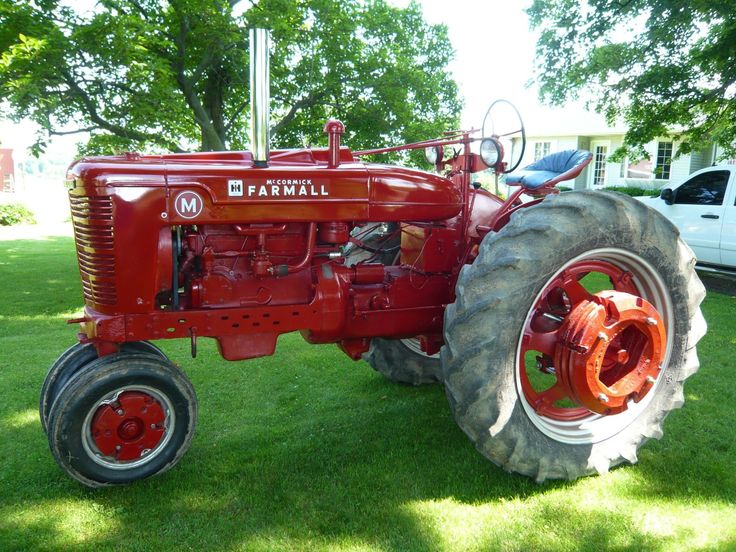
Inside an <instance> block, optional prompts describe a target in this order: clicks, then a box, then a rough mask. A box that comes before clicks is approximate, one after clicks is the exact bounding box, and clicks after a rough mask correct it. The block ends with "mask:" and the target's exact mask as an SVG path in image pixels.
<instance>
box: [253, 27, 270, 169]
mask: <svg viewBox="0 0 736 552" xmlns="http://www.w3.org/2000/svg"><path fill="white" fill-rule="evenodd" d="M268 48H269V32H268V30H267V29H251V30H250V144H251V150H252V152H253V165H254V166H256V167H267V166H268V155H269V152H268V143H269V138H270V136H269V135H270V128H269V117H268V110H269V104H270V83H269V63H268V57H269V53H268Z"/></svg>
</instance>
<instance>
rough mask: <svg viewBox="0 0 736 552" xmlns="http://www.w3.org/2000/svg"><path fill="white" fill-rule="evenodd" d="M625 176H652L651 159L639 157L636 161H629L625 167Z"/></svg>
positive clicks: (647, 177)
mask: <svg viewBox="0 0 736 552" xmlns="http://www.w3.org/2000/svg"><path fill="white" fill-rule="evenodd" d="M626 178H631V179H635V178H640V179H646V180H649V179H650V178H652V160H651V159H641V160H640V161H637V162H636V163H629V164H628V166H627V167H626Z"/></svg>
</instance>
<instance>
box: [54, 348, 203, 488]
mask: <svg viewBox="0 0 736 552" xmlns="http://www.w3.org/2000/svg"><path fill="white" fill-rule="evenodd" d="M126 392H129V393H139V394H143V396H148V397H150V398H152V401H151V402H152V403H156V404H157V405H158V407H159V408H160V410H161V412H162V413H164V414H165V423H162V424H160V426H158V427H156V428H154V424H152V425H151V427H150V429H151V431H159V433H158V434H157V435H161V437H160V438H159V440H158V441H157V442H156V444H155V446H153V447H151V448H150V449H145V450H143V451H142V452H141V453H140V455H139V456H138V457H137V458H135V459H132V460H126V461H118V460H116V458H115V457H114V456H111V455H103V454H102V453H100V452H99V449H98V448H97V446H96V443H97V441H96V439H97V437H96V434H95V435H93V432H96V431H97V430H98V428H97V426H96V425H95V424H97V423H98V422H97V421H96V420H97V419H98V418H97V416H98V413H100V409H107V408H108V407H110V405H111V404H112V405H115V401H117V400H120V401H122V399H121V398H120V397H123V396H124V395H123V394H124V393H126ZM119 398H120V399H119ZM112 408H117V407H115V406H113V407H112ZM118 412H119V413H120V415H121V417H129V418H130V419H132V420H134V422H135V420H137V418H136V416H143V418H144V419H145V416H144V415H142V414H137V413H136V412H134V411H133V410H132V409H131V410H130V411H125V412H124V411H123V409H122V408H121V409H120V410H119V411H118ZM141 412H143V410H141ZM121 419H122V418H121ZM125 419H126V420H127V419H128V418H125ZM196 421H197V399H196V395H195V393H194V389H193V387H192V384H191V383H190V382H189V379H188V378H187V377H186V375H185V374H184V373H183V372H182V371H181V370H179V369H178V368H177V367H176V366H174V364H172V363H171V362H170V361H168V360H166V359H163V358H159V357H156V356H153V355H150V354H140V353H127V352H122V353H118V354H115V355H109V356H105V357H102V358H100V359H98V360H95V361H93V362H91V363H90V364H88V365H86V366H85V367H84V368H83V369H82V370H81V371H80V372H79V373H77V375H76V376H75V377H74V378H73V379H72V380H71V381H69V383H68V384H67V385H66V386H65V387H64V388H63V389H61V391H60V392H59V394H58V396H57V398H56V400H55V401H54V403H53V405H52V407H51V411H50V413H49V424H48V440H49V446H50V448H51V452H52V454H53V455H54V458H55V459H56V461H57V463H58V464H59V466H60V467H61V468H62V469H63V470H64V471H65V472H66V473H67V474H68V475H69V476H71V477H72V478H74V479H75V480H77V481H79V482H80V483H82V484H83V485H86V486H88V487H101V486H106V485H122V484H126V483H131V482H133V481H136V480H139V479H143V478H146V477H151V476H153V475H157V474H161V473H163V472H165V471H166V470H168V469H170V468H171V467H173V466H174V465H175V464H176V463H177V462H178V461H179V460H180V459H181V457H182V456H183V455H184V453H185V452H186V450H187V449H188V448H189V445H190V443H191V440H192V437H193V436H194V429H195V426H196ZM131 423H132V424H133V426H135V424H134V423H133V422H131ZM121 427H123V426H122V425H121ZM162 428H163V430H162V431H160V430H161V429H162ZM134 429H135V427H134ZM124 430H125V428H124V427H123V429H122V430H121V431H124ZM148 430H149V427H147V426H146V425H145V424H140V428H139V431H140V432H142V433H141V434H140V435H138V434H136V436H135V438H136V439H138V438H142V437H145V434H146V432H147V431H148ZM149 436H150V434H149ZM129 441H130V442H131V444H130V446H131V447H133V446H135V441H134V440H133V438H132V437H131V438H130V439H129ZM126 446H128V443H127V442H126Z"/></svg>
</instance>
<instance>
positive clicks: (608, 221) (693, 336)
mask: <svg viewBox="0 0 736 552" xmlns="http://www.w3.org/2000/svg"><path fill="white" fill-rule="evenodd" d="M694 264H695V259H694V257H693V255H692V252H691V251H690V249H689V248H688V247H687V246H686V245H685V244H684V243H683V242H682V241H681V240H680V239H679V238H678V237H677V231H676V229H675V228H674V227H673V226H672V225H671V224H670V223H669V222H668V221H667V220H666V219H664V218H663V217H662V216H660V215H658V214H656V213H654V212H653V211H651V210H649V209H647V208H646V207H645V206H644V205H642V204H640V203H638V202H637V201H635V200H633V199H631V198H628V197H625V196H621V195H619V194H612V193H602V192H594V193H586V192H580V193H568V194H563V195H561V196H553V197H549V198H547V199H546V200H545V201H543V202H542V203H541V204H539V205H536V206H533V207H529V208H528V209H524V210H521V211H520V212H518V213H517V214H516V215H514V216H513V217H512V220H511V222H510V223H509V224H508V225H507V226H506V227H504V228H503V229H502V230H501V231H500V232H498V233H496V234H492V235H489V236H487V237H486V238H485V240H484V241H483V243H482V244H481V248H480V254H479V256H478V258H477V259H476V260H475V262H474V263H473V265H472V266H469V267H466V268H464V269H463V271H462V273H461V275H460V278H459V280H458V284H457V301H456V302H455V304H453V305H450V306H449V307H448V308H447V311H446V314H445V343H446V346H445V347H444V348H443V349H442V358H443V372H444V379H445V385H446V391H447V395H448V398H449V400H450V404H451V407H452V410H453V413H454V416H455V419H456V420H457V422H458V424H459V425H460V427H461V428H462V429H463V430H464V431H465V432H466V433H467V434H468V436H469V437H470V438H471V440H472V441H473V442H474V443H475V445H476V447H477V448H478V449H479V450H480V451H481V452H482V453H483V454H484V455H485V456H487V457H488V458H489V459H491V460H492V461H493V462H494V463H496V464H498V465H500V466H502V467H504V468H505V469H507V470H509V471H513V472H517V473H521V474H524V475H529V476H532V477H534V478H536V479H537V481H544V480H545V479H548V478H553V479H559V478H564V479H574V478H576V477H580V476H582V475H586V474H590V473H594V472H605V471H607V470H608V469H609V468H610V467H611V466H615V465H617V464H619V463H621V462H623V461H629V462H632V463H633V462H636V459H637V450H638V448H639V447H640V446H641V445H642V444H643V443H644V442H646V440H647V439H649V438H652V437H654V438H658V437H660V436H661V435H662V424H663V422H664V419H665V417H666V416H667V414H668V413H669V412H670V411H671V410H672V409H674V408H678V407H680V406H681V405H682V403H683V390H682V388H683V381H684V380H685V379H686V378H687V377H688V376H690V375H691V374H692V373H694V372H695V371H696V370H697V368H698V361H697V355H696V350H695V344H696V343H697V341H698V340H699V339H700V337H702V335H703V334H704V332H705V321H704V320H703V318H702V315H701V313H700V307H699V306H700V303H701V301H702V299H703V297H704V289H703V286H702V284H701V283H700V281H699V279H698V277H697V275H696V274H695V271H694Z"/></svg>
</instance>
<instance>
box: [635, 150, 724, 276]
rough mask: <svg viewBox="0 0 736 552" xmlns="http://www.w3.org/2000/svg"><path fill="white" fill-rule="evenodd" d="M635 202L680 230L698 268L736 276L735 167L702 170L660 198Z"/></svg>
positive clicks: (665, 189) (665, 190)
mask: <svg viewBox="0 0 736 552" xmlns="http://www.w3.org/2000/svg"><path fill="white" fill-rule="evenodd" d="M638 199H640V200H642V201H643V202H644V203H645V204H646V205H648V206H649V207H652V208H653V209H656V210H657V211H659V212H660V213H662V214H663V215H664V216H665V217H667V218H668V219H670V220H671V221H672V222H673V223H674V224H675V226H677V228H679V230H680V233H681V234H682V237H683V239H684V240H685V242H687V244H688V245H689V246H690V247H692V249H693V251H694V252H695V256H696V257H697V258H698V266H700V267H701V268H702V269H705V270H708V269H711V270H714V271H719V272H720V271H724V272H729V273H736V165H716V166H713V167H708V168H706V169H701V170H699V171H697V172H695V173H693V174H691V175H690V177H689V178H688V179H687V180H685V181H684V182H683V183H682V184H680V185H678V186H673V187H668V188H663V189H662V191H661V193H660V195H659V197H653V198H638Z"/></svg>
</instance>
